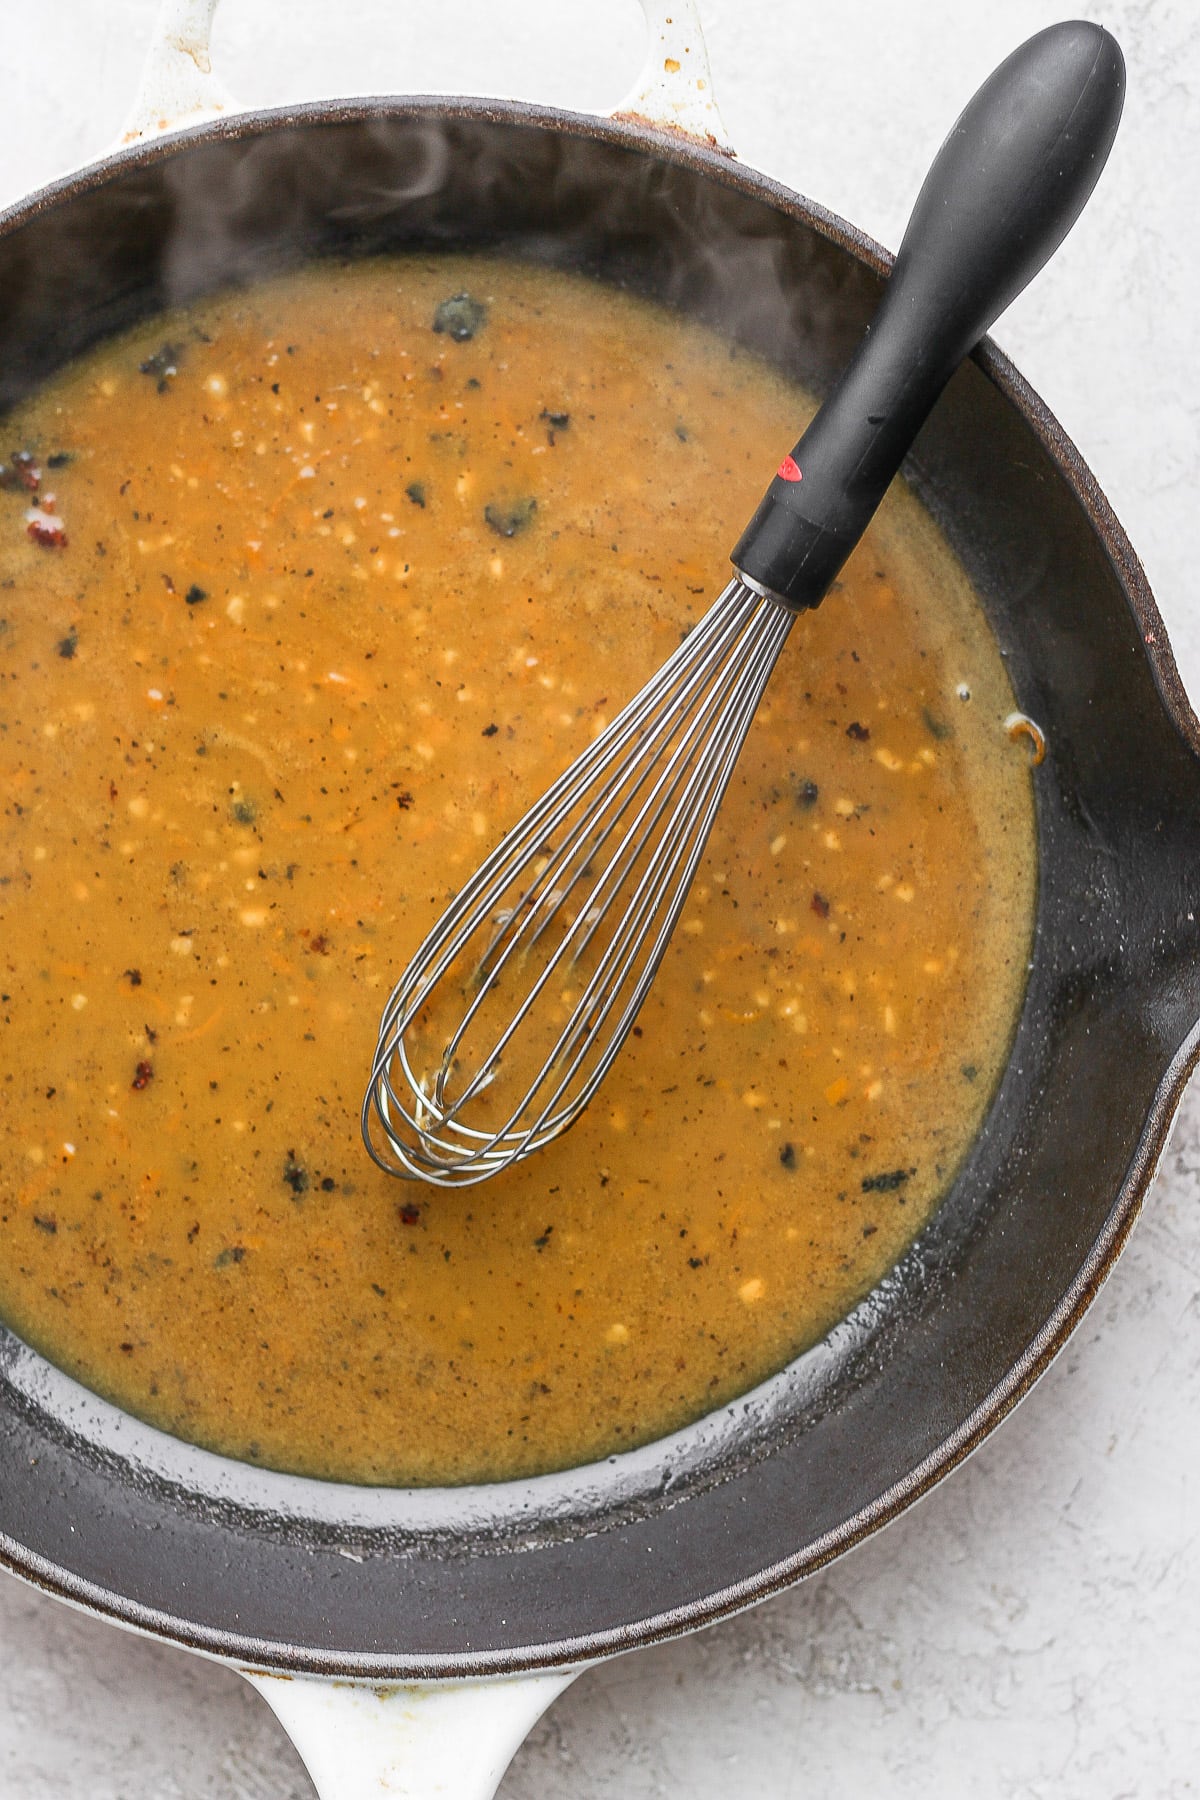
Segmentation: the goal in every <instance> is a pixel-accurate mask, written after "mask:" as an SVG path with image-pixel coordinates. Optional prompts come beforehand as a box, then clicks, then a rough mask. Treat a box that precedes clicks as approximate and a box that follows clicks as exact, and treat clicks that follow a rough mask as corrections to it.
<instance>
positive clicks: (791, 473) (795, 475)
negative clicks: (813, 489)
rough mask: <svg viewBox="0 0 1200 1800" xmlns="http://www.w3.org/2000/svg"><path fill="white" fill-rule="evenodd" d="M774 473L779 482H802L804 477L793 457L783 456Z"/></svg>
mask: <svg viewBox="0 0 1200 1800" xmlns="http://www.w3.org/2000/svg"><path fill="white" fill-rule="evenodd" d="M775 473H776V474H777V475H778V477H779V479H780V481H803V480H804V476H803V475H802V474H801V472H800V465H799V463H798V462H797V461H796V459H795V457H794V456H785V457H784V459H783V461H782V462H781V463H780V465H779V467H778V468H777V469H776V471H775Z"/></svg>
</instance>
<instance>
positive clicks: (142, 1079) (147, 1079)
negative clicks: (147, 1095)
mask: <svg viewBox="0 0 1200 1800" xmlns="http://www.w3.org/2000/svg"><path fill="white" fill-rule="evenodd" d="M153 1080H154V1065H153V1063H148V1062H140V1063H139V1064H138V1066H137V1068H136V1069H135V1070H134V1072H133V1083H132V1085H133V1087H135V1088H136V1089H137V1090H138V1092H139V1093H140V1092H141V1090H142V1088H144V1087H149V1086H150V1083H151V1082H152V1081H153Z"/></svg>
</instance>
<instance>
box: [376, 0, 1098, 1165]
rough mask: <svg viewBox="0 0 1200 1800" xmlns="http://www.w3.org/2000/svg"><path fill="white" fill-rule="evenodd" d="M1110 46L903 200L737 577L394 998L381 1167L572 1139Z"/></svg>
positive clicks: (1056, 46)
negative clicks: (871, 299) (814, 614)
mask: <svg viewBox="0 0 1200 1800" xmlns="http://www.w3.org/2000/svg"><path fill="white" fill-rule="evenodd" d="M1124 87H1125V75H1124V63H1123V59H1122V56H1121V52H1120V49H1119V48H1118V46H1117V44H1116V42H1115V41H1114V39H1113V38H1112V37H1110V36H1109V35H1108V33H1107V32H1105V31H1103V30H1101V29H1100V28H1099V27H1098V26H1095V25H1091V24H1087V23H1083V22H1070V23H1066V24H1062V25H1055V26H1051V27H1050V28H1049V29H1048V30H1046V31H1042V32H1039V33H1038V34H1037V35H1036V36H1035V37H1033V38H1031V39H1029V40H1028V42H1027V43H1025V44H1023V45H1022V46H1021V47H1020V48H1019V49H1018V50H1016V51H1015V52H1014V53H1013V54H1012V55H1011V56H1010V57H1008V59H1007V60H1006V61H1005V62H1004V63H1002V64H1001V66H1000V67H999V68H998V69H997V70H996V71H995V73H994V74H993V75H992V76H991V77H990V78H989V79H988V81H987V82H986V83H985V84H984V86H983V87H982V88H981V89H980V90H979V92H978V93H977V94H976V95H975V97H974V99H973V100H972V101H971V102H970V104H969V105H968V106H967V108H966V110H965V111H964V113H963V114H962V116H961V117H960V118H959V120H958V122H957V124H956V125H955V126H954V128H953V130H952V131H951V133H950V135H949V137H948V138H947V140H946V142H945V143H944V145H943V146H942V148H941V150H940V151H939V153H938V156H937V158H936V159H935V161H934V163H933V166H932V168H931V169H930V172H929V174H928V176H927V177H926V180H925V182H924V185H923V186H922V188H921V192H920V194H919V196H918V198H917V202H916V205H915V207H914V210H913V214H912V217H911V219H910V221H909V225H908V229H907V231H906V232H905V236H904V241H903V243H902V244H901V247H900V251H899V254H898V256H897V258H896V262H895V266H894V268H893V271H892V275H891V278H890V280H889V283H888V286H887V288H886V290H885V293H884V296H883V300H882V302H881V304H880V306H879V309H878V311H877V313H876V315H875V318H874V320H873V322H872V324H871V327H870V329H869V331H868V333H867V336H866V337H865V338H864V340H863V342H862V344H861V345H860V347H859V349H858V351H857V353H856V355H855V357H854V359H853V360H852V362H851V363H850V365H849V366H848V368H847V369H846V371H845V372H844V374H843V375H842V377H841V379H840V380H839V382H838V383H837V385H836V386H835V388H834V389H833V391H832V392H831V393H830V395H829V397H828V398H827V399H826V400H825V402H824V404H823V405H822V406H821V408H820V410H819V412H818V413H817V414H816V416H815V418H814V419H813V421H812V423H811V425H810V426H809V427H808V429H807V431H806V432H805V433H804V435H803V437H802V438H801V440H800V442H799V443H798V444H797V446H796V448H795V449H794V450H793V451H792V453H791V454H790V455H789V456H785V457H784V459H783V461H782V463H781V464H780V466H779V470H778V472H777V474H776V475H775V477H774V479H773V480H772V482H771V485H770V487H769V488H768V490H767V492H766V494H765V496H764V498H763V500H762V502H761V504H760V505H759V507H758V510H757V512H756V513H755V515H754V517H753V519H752V520H751V522H750V525H749V526H748V528H747V529H746V531H745V532H744V534H743V535H742V537H741V539H740V540H739V542H738V544H737V546H736V547H735V549H734V551H733V555H732V559H731V560H732V562H733V565H734V570H735V575H734V578H733V579H732V580H731V581H730V582H729V584H728V586H727V587H726V588H725V590H724V592H723V593H722V594H721V595H720V597H719V598H718V599H717V600H716V602H715V603H714V604H713V606H712V607H711V608H710V610H709V611H708V612H707V613H706V614H705V616H704V617H703V619H702V620H701V621H700V622H699V623H698V624H697V625H696V626H695V627H694V628H693V629H692V630H691V631H690V632H689V633H688V635H687V636H686V637H685V639H684V641H683V642H682V643H681V644H680V646H679V648H678V649H677V650H676V651H675V653H674V654H673V655H672V656H671V657H670V658H669V659H668V660H667V662H666V663H665V664H664V665H663V666H662V668H660V669H659V671H658V673H657V674H656V675H655V676H654V677H653V678H652V680H651V681H650V682H649V683H648V684H647V685H646V686H645V687H644V688H643V689H642V691H641V692H640V693H639V694H638V695H637V696H636V698H635V699H633V700H632V701H630V702H629V704H628V705H627V706H626V707H625V708H624V710H623V711H622V712H620V713H619V714H618V716H617V717H616V718H615V719H614V720H613V722H612V723H611V725H609V726H608V727H607V728H606V729H605V730H604V732H603V733H602V734H601V735H600V736H599V737H598V738H597V739H596V740H595V741H594V742H593V743H592V744H591V745H590V746H589V747H588V749H586V750H585V751H584V752H583V754H582V755H581V756H580V757H579V758H578V759H577V760H576V761H575V762H574V763H573V764H572V765H571V767H570V768H569V769H568V770H567V771H566V772H565V774H563V775H562V776H560V777H559V779H558V780H557V781H556V782H555V783H554V785H553V787H551V788H550V790H549V791H548V792H547V793H546V794H545V795H544V796H543V797H542V798H541V799H540V800H539V801H538V802H537V804H536V805H535V806H533V807H532V808H531V810H530V811H529V812H528V813H526V815H525V817H524V818H523V819H522V820H521V821H520V823H519V824H518V825H516V826H515V827H514V828H513V830H511V831H510V832H509V833H508V835H507V836H506V837H505V838H504V839H503V840H502V842H501V843H500V844H499V845H498V846H497V848H496V849H495V850H494V851H493V852H492V854H491V855H490V856H489V857H488V858H487V860H486V862H484V864H483V865H482V867H481V868H480V869H479V870H478V872H477V873H476V875H475V876H474V877H473V878H472V880H471V881H469V882H468V884H467V886H466V887H465V888H463V890H462V891H461V893H460V894H459V895H458V897H457V898H456V899H455V900H454V902H453V903H452V905H451V906H450V907H449V909H448V910H447V912H446V913H445V914H444V915H443V917H442V918H441V920H440V921H439V923H438V924H437V925H436V926H435V928H434V929H433V931H431V932H430V934H429V936H428V937H427V938H426V939H425V941H424V943H423V944H422V945H421V947H420V949H419V950H418V951H417V953H416V955H415V957H414V958H413V960H412V962H411V963H410V964H409V966H408V968H407V970H406V971H405V973H404V975H403V977H402V978H401V980H400V981H399V983H398V984H397V986H396V988H395V989H394V990H393V992H392V994H391V997H390V998H389V1000H388V1002H387V1005H386V1007H385V1008H384V1011H383V1015H382V1019H381V1021H380V1029H379V1040H378V1046H377V1049H376V1053H375V1058H374V1062H373V1066H372V1069H371V1077H370V1082H369V1084H368V1087H367V1091H366V1095H365V1097H364V1100H363V1108H362V1132H363V1138H364V1141H365V1143H366V1146H367V1148H368V1150H369V1151H370V1154H371V1155H372V1157H373V1158H374V1159H375V1161H376V1162H377V1163H379V1165H380V1166H381V1167H382V1168H384V1169H387V1170H388V1171H390V1172H392V1173H394V1174H397V1175H402V1176H408V1177H416V1178H420V1179H423V1180H425V1181H429V1182H433V1183H435V1184H437V1185H440V1186H462V1185H467V1184H470V1183H473V1182H479V1181H483V1180H485V1179H486V1178H487V1177H489V1176H492V1175H495V1174H497V1173H498V1172H499V1171H500V1170H502V1169H504V1168H506V1167H508V1166H509V1165H510V1164H511V1163H513V1162H514V1161H516V1160H517V1159H518V1158H519V1157H524V1156H527V1155H529V1154H530V1153H531V1152H533V1151H535V1150H537V1149H539V1148H541V1147H542V1146H544V1145H545V1144H547V1143H549V1142H550V1141H551V1140H552V1139H554V1138H556V1137H558V1136H559V1135H560V1134H561V1133H562V1132H564V1131H565V1130H566V1129H567V1128H568V1127H569V1126H570V1125H571V1124H572V1123H573V1122H574V1121H575V1120H576V1119H577V1118H578V1117H579V1115H580V1113H582V1112H583V1110H584V1108H585V1107H586V1106H587V1105H588V1103H589V1101H590V1100H591V1099H592V1097H593V1095H594V1094H595V1092H596V1090H597V1088H598V1087H599V1085H600V1083H601V1082H602V1081H603V1079H604V1077H605V1075H606V1074H607V1072H608V1070H609V1068H610V1067H611V1066H612V1063H613V1061H614V1059H615V1057H616V1056H617V1054H618V1052H619V1050H620V1048H621V1045H622V1044H623V1043H624V1041H625V1039H626V1037H627V1036H628V1034H629V1032H630V1031H631V1030H632V1029H633V1027H634V1024H635V1021H636V1019H637V1016H638V1011H639V1008H640V1007H641V1005H642V1002H643V1000H644V999H645V997H646V993H647V991H648V989H649V987H650V984H651V982H652V981H653V979H654V976H655V972H656V971H657V969H658V966H659V964H660V962H661V960H662V957H663V954H664V952H665V950H666V947H667V944H668V942H669V940H670V937H671V934H672V931H673V930H674V927H675V925H676V923H677V921H678V919H679V915H680V912H681V910H682V908H683V905H684V902H685V900H686V898H687V893H688V889H689V887H690V885H691V882H692V878H693V876H694V875H695V872H696V868H697V866H698V864H699V862H700V858H701V856H702V854H703V851H704V846H705V843H706V841H707V839H708V835H709V832H710V830H711V828H712V824H713V820H714V819H715V817H716V814H717V810H718V808H719V806H720V804H721V799H722V796H723V795H724V793H725V790H726V787H727V786H728V783H729V779H730V777H731V775H732V773H733V769H734V765H735V763H736V761H737V758H738V754H739V752H740V750H741V746H742V743H743V741H744V739H745V736H746V733H747V731H748V730H749V727H750V723H751V720H752V719H753V717H754V713H755V709H756V707H757V705H758V702H759V699H760V697H761V695H762V693H763V690H764V688H765V687H766V685H767V681H768V679H769V677H770V675H771V671H772V669H773V668H774V665H775V662H776V660H777V658H778V656H779V653H780V651H781V650H782V648H783V645H784V643H785V642H786V640H787V636H788V633H789V631H790V629H791V627H792V625H793V623H794V621H795V619H796V616H797V614H798V613H800V612H802V611H804V610H806V609H808V608H811V607H815V606H817V605H818V604H819V603H820V602H821V600H822V599H823V598H824V596H825V594H826V592H827V591H828V589H829V586H830V584H831V583H832V581H833V580H834V578H835V577H836V576H837V574H838V572H839V570H840V569H841V567H842V565H843V563H844V562H845V560H846V558H847V556H848V555H849V553H850V551H851V550H852V549H853V547H854V545H855V544H856V543H857V542H858V540H859V538H860V537H861V535H862V533H863V531H864V530H865V528H866V526H867V523H868V521H869V520H870V518H871V517H872V515H873V514H874V512H875V510H876V508H877V506H878V505H879V502H880V500H881V499H882V497H883V494H884V491H885V489H886V488H887V486H888V484H889V482H890V481H891V479H892V477H893V476H894V475H895V474H896V472H897V471H898V469H899V467H900V464H901V461H902V460H903V457H904V456H905V454H906V452H907V451H908V449H909V447H910V445H911V444H912V441H913V439H914V438H915V436H916V434H917V432H918V430H919V429H920V426H921V424H922V423H923V421H924V420H925V418H926V416H927V415H928V413H929V411H930V408H931V407H932V406H933V403H934V401H935V400H936V399H937V397H938V395H939V394H940V393H941V391H942V388H943V387H944V386H945V384H946V382H947V381H948V380H949V378H950V376H951V374H952V373H953V371H954V370H955V368H956V367H957V366H958V364H959V363H960V362H961V360H962V359H963V357H964V356H965V355H966V354H967V353H968V351H969V350H970V349H971V348H972V346H973V345H974V344H975V343H977V341H978V340H979V338H980V337H981V336H982V335H983V333H984V332H985V331H986V329H987V327H988V326H989V325H990V324H991V322H992V321H993V320H994V319H995V318H996V317H997V315H998V314H999V313H1001V312H1002V311H1003V310H1004V308H1005V307H1006V306H1007V305H1008V303H1009V301H1010V300H1012V299H1013V298H1014V296H1015V295H1016V294H1018V293H1019V292H1020V290H1021V289H1022V288H1023V287H1024V286H1025V285H1026V283H1027V282H1028V281H1029V280H1030V279H1031V278H1032V277H1033V275H1035V274H1036V273H1037V271H1038V270H1039V269H1040V268H1041V267H1042V265H1043V264H1044V263H1045V262H1046V260H1047V259H1048V258H1049V257H1050V256H1051V255H1052V253H1053V252H1054V250H1055V249H1056V248H1057V247H1058V245H1059V244H1060V243H1061V241H1062V239H1063V238H1064V237H1065V236H1066V234H1067V232H1068V231H1069V230H1070V228H1071V226H1072V224H1073V223H1074V221H1075V219H1076V218H1077V217H1078V215H1079V213H1080V211H1081V210H1082V208H1083V206H1084V204H1085V203H1086V201H1087V198H1088V196H1089V195H1090V193H1091V191H1092V189H1093V187H1094V186H1095V183H1096V181H1097V179H1098V178H1099V175H1100V171H1101V169H1102V168H1103V166H1104V163H1105V160H1106V158H1107V156H1108V152H1109V150H1110V148H1111V146H1112V142H1113V139H1114V136H1115V134H1116V129H1117V123H1118V121H1119V118H1120V114H1121V106H1122V102H1123V98H1124Z"/></svg>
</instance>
